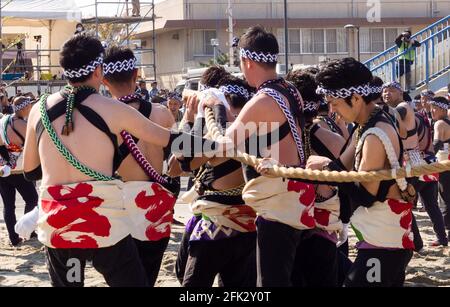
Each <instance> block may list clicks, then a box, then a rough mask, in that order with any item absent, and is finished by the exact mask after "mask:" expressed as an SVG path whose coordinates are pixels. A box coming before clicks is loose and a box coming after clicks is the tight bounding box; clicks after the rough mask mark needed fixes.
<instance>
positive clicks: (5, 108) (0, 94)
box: [0, 88, 14, 114]
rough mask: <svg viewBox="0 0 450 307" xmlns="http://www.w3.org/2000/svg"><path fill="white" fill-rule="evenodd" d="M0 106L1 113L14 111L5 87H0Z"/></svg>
mask: <svg viewBox="0 0 450 307" xmlns="http://www.w3.org/2000/svg"><path fill="white" fill-rule="evenodd" d="M0 108H1V111H0V113H2V114H12V113H14V112H13V108H12V106H11V104H10V102H9V100H8V93H7V92H6V90H5V89H3V88H1V89H0Z"/></svg>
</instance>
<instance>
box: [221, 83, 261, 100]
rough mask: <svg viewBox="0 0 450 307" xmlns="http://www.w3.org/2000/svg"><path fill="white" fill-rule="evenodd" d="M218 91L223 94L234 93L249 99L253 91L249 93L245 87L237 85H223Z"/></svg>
mask: <svg viewBox="0 0 450 307" xmlns="http://www.w3.org/2000/svg"><path fill="white" fill-rule="evenodd" d="M219 91H221V92H222V93H224V94H236V95H240V96H242V97H244V98H245V99H247V100H249V99H250V98H252V96H253V93H250V92H249V91H248V90H247V89H246V88H244V87H243V86H239V85H231V84H230V85H224V86H221V87H219Z"/></svg>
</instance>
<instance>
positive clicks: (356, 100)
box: [350, 94, 365, 106]
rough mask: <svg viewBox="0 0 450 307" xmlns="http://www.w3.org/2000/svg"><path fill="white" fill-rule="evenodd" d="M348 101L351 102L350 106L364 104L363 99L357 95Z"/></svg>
mask: <svg viewBox="0 0 450 307" xmlns="http://www.w3.org/2000/svg"><path fill="white" fill-rule="evenodd" d="M350 101H351V102H352V106H357V105H359V104H361V103H365V102H364V99H363V98H362V96H361V95H359V94H353V95H352V98H351V100H350Z"/></svg>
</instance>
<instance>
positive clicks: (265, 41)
mask: <svg viewBox="0 0 450 307" xmlns="http://www.w3.org/2000/svg"><path fill="white" fill-rule="evenodd" d="M239 48H243V49H246V50H250V51H254V52H257V53H260V52H261V53H265V54H268V53H270V54H278V53H279V52H280V48H279V47H278V41H277V39H276V37H275V35H273V34H272V33H270V32H267V31H266V30H265V29H264V28H263V27H262V26H254V27H250V28H249V29H248V30H247V31H246V32H245V33H244V34H243V35H242V36H241V38H240V39H239ZM257 63H258V64H260V65H262V66H266V67H267V68H271V69H273V68H275V67H276V66H277V63H276V62H271V63H261V62H257Z"/></svg>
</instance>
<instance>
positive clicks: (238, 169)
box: [171, 76, 256, 287]
mask: <svg viewBox="0 0 450 307" xmlns="http://www.w3.org/2000/svg"><path fill="white" fill-rule="evenodd" d="M206 91H208V92H210V91H212V90H211V89H208V90H206ZM203 93H205V92H203ZM215 93H216V94H217V95H219V96H221V97H222V99H226V101H227V105H228V106H229V109H228V110H226V109H225V107H224V106H223V105H218V106H216V109H215V110H214V111H215V112H214V113H215V117H216V121H217V122H218V124H219V125H220V126H221V127H222V128H223V129H225V128H226V124H227V123H231V122H233V121H234V120H235V118H236V115H238V114H239V112H240V111H241V109H242V107H243V106H244V105H245V104H246V102H247V101H248V100H249V99H250V98H251V94H252V88H250V87H249V86H248V84H247V83H246V82H245V81H243V80H241V79H238V78H234V77H231V76H227V77H225V78H224V79H223V80H221V81H220V83H219V89H218V90H216V91H215ZM221 107H222V108H223V109H221ZM182 164H183V165H182V168H183V170H184V171H192V170H195V169H198V168H199V167H200V170H199V172H198V175H197V176H196V179H195V180H196V183H195V192H196V195H195V196H193V197H192V199H190V200H189V202H190V208H191V211H192V212H193V213H194V215H197V216H199V220H197V221H196V222H195V225H192V227H191V229H186V233H190V239H189V243H188V245H189V248H188V259H187V263H186V267H185V273H184V276H183V282H182V284H183V286H185V287H211V286H212V285H213V282H214V278H215V276H216V275H217V274H219V285H220V286H224V287H245V286H247V287H249V286H255V285H256V257H255V249H256V240H255V239H256V234H255V230H256V226H255V223H254V220H255V217H256V214H255V212H254V211H253V209H252V208H250V207H248V206H246V205H245V204H244V201H243V200H242V189H243V186H244V183H245V181H244V177H243V174H242V166H241V163H239V162H237V161H235V160H232V159H229V158H226V157H224V158H220V157H215V158H212V159H208V160H206V161H205V159H203V158H196V159H194V160H192V161H190V162H189V163H186V162H185V161H183V162H182ZM171 169H174V167H171ZM188 193H193V191H190V192H188ZM180 248H183V246H180ZM181 257H183V252H182V251H180V252H179V258H181ZM177 262H178V263H181V262H182V259H177ZM178 271H181V270H178Z"/></svg>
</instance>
